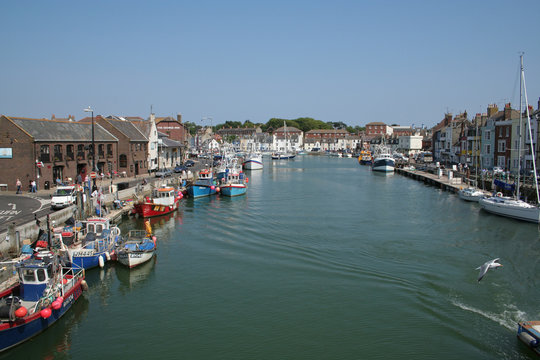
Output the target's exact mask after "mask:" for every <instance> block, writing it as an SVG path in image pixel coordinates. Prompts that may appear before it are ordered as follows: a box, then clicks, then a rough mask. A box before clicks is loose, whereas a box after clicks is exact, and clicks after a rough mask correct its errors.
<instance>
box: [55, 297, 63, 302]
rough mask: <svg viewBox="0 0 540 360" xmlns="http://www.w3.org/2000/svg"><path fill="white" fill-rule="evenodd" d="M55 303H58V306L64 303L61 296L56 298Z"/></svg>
mask: <svg viewBox="0 0 540 360" xmlns="http://www.w3.org/2000/svg"><path fill="white" fill-rule="evenodd" d="M56 301H59V302H60V304H61V303H63V302H64V298H63V297H62V296H59V297H57V298H56Z"/></svg>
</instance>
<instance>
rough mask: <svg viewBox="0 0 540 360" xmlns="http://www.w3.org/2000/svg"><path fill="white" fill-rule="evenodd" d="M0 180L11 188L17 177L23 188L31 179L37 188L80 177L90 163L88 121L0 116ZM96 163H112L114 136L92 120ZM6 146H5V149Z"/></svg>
mask: <svg viewBox="0 0 540 360" xmlns="http://www.w3.org/2000/svg"><path fill="white" fill-rule="evenodd" d="M0 129H1V130H0V148H2V149H6V150H5V151H2V153H5V155H3V156H0V168H1V169H2V171H1V172H0V183H2V184H7V185H8V189H9V190H15V189H16V188H15V182H16V181H17V179H20V180H21V182H22V183H23V188H24V189H25V190H26V189H27V186H28V184H29V183H30V182H31V181H32V180H36V183H37V186H38V189H41V188H47V187H51V186H53V185H54V184H55V181H56V179H61V180H65V179H66V178H71V179H72V180H73V181H75V180H76V178H77V175H78V174H81V176H82V177H83V178H84V177H85V175H86V174H87V173H89V172H90V171H91V167H92V157H91V154H92V125H91V124H86V123H78V122H73V121H58V120H48V119H28V118H20V117H8V116H1V117H0ZM94 139H95V144H96V165H97V166H99V167H100V168H101V169H103V168H106V167H108V166H109V165H108V164H110V166H111V167H112V168H114V167H115V165H116V164H115V162H116V161H115V160H116V156H117V147H118V139H117V138H116V137H115V136H113V135H112V134H111V133H110V132H108V131H107V130H105V129H104V128H103V127H101V126H99V125H98V124H95V126H94ZM7 149H9V150H7Z"/></svg>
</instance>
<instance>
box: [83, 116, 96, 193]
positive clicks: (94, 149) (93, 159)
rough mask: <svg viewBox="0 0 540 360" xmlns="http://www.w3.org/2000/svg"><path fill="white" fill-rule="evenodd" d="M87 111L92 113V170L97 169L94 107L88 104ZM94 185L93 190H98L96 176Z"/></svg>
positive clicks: (93, 180)
mask: <svg viewBox="0 0 540 360" xmlns="http://www.w3.org/2000/svg"><path fill="white" fill-rule="evenodd" d="M84 111H85V112H89V113H92V171H96V144H95V138H94V109H92V108H91V107H90V106H88V107H87V108H86V109H84ZM92 182H93V186H92V192H94V190H96V188H97V187H96V178H95V177H94V178H93V179H92Z"/></svg>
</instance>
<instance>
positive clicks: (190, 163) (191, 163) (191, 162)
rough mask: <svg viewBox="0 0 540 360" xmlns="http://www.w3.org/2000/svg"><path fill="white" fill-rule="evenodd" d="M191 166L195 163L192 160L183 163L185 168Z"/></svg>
mask: <svg viewBox="0 0 540 360" xmlns="http://www.w3.org/2000/svg"><path fill="white" fill-rule="evenodd" d="M193 165H195V161H193V160H186V162H185V163H184V166H185V167H192V166H193Z"/></svg>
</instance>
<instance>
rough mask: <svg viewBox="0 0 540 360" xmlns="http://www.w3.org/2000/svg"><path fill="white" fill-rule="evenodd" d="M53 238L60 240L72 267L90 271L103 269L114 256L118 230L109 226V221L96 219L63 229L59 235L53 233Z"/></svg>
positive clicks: (101, 218)
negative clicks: (96, 268)
mask: <svg viewBox="0 0 540 360" xmlns="http://www.w3.org/2000/svg"><path fill="white" fill-rule="evenodd" d="M82 226H84V228H83V229H81V227H82ZM55 238H56V239H57V240H60V242H61V248H62V249H64V250H65V251H66V252H67V255H68V257H69V261H70V262H71V265H72V266H74V267H77V268H82V269H91V268H93V267H96V266H99V267H103V266H104V265H105V262H106V261H109V260H111V258H113V257H114V256H115V248H116V245H117V243H118V242H119V241H120V229H119V228H117V227H116V226H111V224H110V221H109V219H107V218H103V217H96V218H90V219H87V220H86V221H84V222H81V223H80V225H79V224H77V225H76V226H75V228H64V229H63V231H62V232H61V233H60V234H58V233H55Z"/></svg>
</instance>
